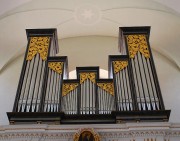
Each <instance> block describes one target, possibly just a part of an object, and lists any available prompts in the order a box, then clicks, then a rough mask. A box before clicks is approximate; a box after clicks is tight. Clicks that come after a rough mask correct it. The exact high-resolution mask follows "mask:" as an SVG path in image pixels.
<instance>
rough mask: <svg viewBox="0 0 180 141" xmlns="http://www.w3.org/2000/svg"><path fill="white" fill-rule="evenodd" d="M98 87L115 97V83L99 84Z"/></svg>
mask: <svg viewBox="0 0 180 141" xmlns="http://www.w3.org/2000/svg"><path fill="white" fill-rule="evenodd" d="M97 85H98V86H99V87H100V88H102V89H103V90H105V91H107V92H108V93H110V94H111V95H113V96H114V85H113V83H97Z"/></svg>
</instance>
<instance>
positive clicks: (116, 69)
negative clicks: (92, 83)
mask: <svg viewBox="0 0 180 141" xmlns="http://www.w3.org/2000/svg"><path fill="white" fill-rule="evenodd" d="M127 66H128V61H113V67H114V73H118V72H119V71H121V70H123V69H124V68H126V67H127Z"/></svg>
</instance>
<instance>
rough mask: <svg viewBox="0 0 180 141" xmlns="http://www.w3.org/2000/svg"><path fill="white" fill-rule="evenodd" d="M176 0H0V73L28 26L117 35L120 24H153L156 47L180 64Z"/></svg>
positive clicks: (20, 48) (63, 34)
mask: <svg viewBox="0 0 180 141" xmlns="http://www.w3.org/2000/svg"><path fill="white" fill-rule="evenodd" d="M179 5H180V1H179V0H171V1H170V0H111V1H110V0H16V1H12V0H0V31H1V32H0V72H1V70H4V69H6V67H8V64H9V63H10V62H12V61H13V60H14V59H15V58H16V57H18V56H19V55H21V54H22V53H23V52H24V50H25V46H26V43H27V39H26V35H25V34H26V33H25V29H26V28H57V30H58V37H59V39H64V38H69V37H78V36H89V35H96V36H97V35H98V36H113V37H118V29H119V27H122V26H146V25H147V26H151V37H150V43H151V46H152V48H153V49H154V50H156V51H158V52H159V53H161V54H162V55H164V56H166V57H167V58H168V59H169V60H171V62H173V63H174V64H175V65H176V66H177V67H178V68H179V67H180V55H179V53H180V46H179V37H180V28H179V27H180V13H179V12H180V7H179Z"/></svg>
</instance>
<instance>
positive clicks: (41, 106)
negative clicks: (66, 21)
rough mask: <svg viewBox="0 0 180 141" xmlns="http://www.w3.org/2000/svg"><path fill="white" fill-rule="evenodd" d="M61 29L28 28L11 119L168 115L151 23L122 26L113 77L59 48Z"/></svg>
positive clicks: (118, 118) (51, 120)
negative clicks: (72, 72) (71, 69)
mask: <svg viewBox="0 0 180 141" xmlns="http://www.w3.org/2000/svg"><path fill="white" fill-rule="evenodd" d="M56 32H57V31H56V29H28V30H27V38H28V45H27V50H26V53H25V58H24V63H23V67H22V72H21V76H20V80H19V85H18V89H17V94H16V98H15V102H14V107H13V111H12V112H8V113H7V115H8V118H9V121H10V123H14V124H21V123H34V122H36V123H51V124H52V123H55V124H70V123H71V124H73V123H119V122H128V121H167V120H168V119H169V115H170V110H165V107H164V103H163V98H162V95H161V91H160V86H159V82H158V78H157V74H156V70H155V65H154V61H153V57H152V52H151V48H150V44H149V34H150V27H122V28H120V34H119V45H120V47H119V49H120V53H121V54H120V55H110V56H109V79H100V78H99V67H94V66H92V67H77V68H76V72H77V79H72V80H71V79H68V59H67V57H66V56H59V57H57V56H55V55H56V54H57V53H58V48H59V47H58V42H57V39H58V38H57V33H56Z"/></svg>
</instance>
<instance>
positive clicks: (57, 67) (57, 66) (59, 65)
mask: <svg viewBox="0 0 180 141" xmlns="http://www.w3.org/2000/svg"><path fill="white" fill-rule="evenodd" d="M48 67H49V68H50V69H52V70H53V71H55V72H57V73H59V74H62V71H63V62H49V63H48Z"/></svg>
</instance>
